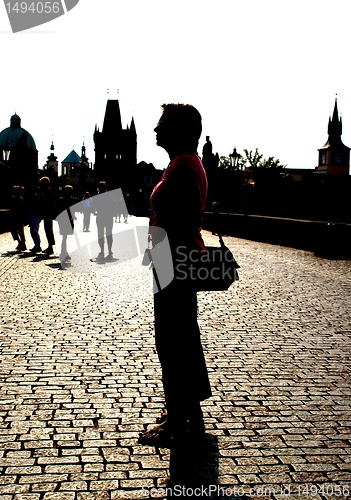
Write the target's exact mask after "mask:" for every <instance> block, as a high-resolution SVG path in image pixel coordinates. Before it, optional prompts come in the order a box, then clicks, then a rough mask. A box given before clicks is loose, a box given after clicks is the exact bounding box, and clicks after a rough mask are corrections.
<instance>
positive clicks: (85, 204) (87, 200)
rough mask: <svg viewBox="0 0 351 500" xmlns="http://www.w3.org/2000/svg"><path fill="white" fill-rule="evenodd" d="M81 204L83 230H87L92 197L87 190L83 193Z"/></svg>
mask: <svg viewBox="0 0 351 500" xmlns="http://www.w3.org/2000/svg"><path fill="white" fill-rule="evenodd" d="M81 205H82V211H83V231H89V227H90V217H91V210H92V199H91V196H90V193H89V192H88V191H87V192H86V193H84V195H83V198H82V203H81Z"/></svg>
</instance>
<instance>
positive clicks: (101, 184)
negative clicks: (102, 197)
mask: <svg viewBox="0 0 351 500" xmlns="http://www.w3.org/2000/svg"><path fill="white" fill-rule="evenodd" d="M97 190H98V193H99V194H101V193H106V191H107V184H106V182H105V181H100V182H99V184H98V187H97Z"/></svg>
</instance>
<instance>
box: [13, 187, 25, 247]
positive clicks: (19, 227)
mask: <svg viewBox="0 0 351 500" xmlns="http://www.w3.org/2000/svg"><path fill="white" fill-rule="evenodd" d="M24 223H25V210H24V187H23V186H13V187H12V195H11V199H10V226H11V234H12V237H13V239H14V241H17V242H18V245H17V247H16V250H18V251H20V252H21V251H23V250H26V249H27V247H26V237H25V235H24Z"/></svg>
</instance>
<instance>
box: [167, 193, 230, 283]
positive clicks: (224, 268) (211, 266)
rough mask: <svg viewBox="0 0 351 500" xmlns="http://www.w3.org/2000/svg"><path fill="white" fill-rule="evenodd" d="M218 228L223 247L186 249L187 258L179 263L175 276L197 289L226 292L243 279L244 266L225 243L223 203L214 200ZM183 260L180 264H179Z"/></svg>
mask: <svg viewBox="0 0 351 500" xmlns="http://www.w3.org/2000/svg"><path fill="white" fill-rule="evenodd" d="M212 207H213V220H214V231H213V233H212V234H217V235H218V238H219V246H217V247H215V246H206V247H205V249H204V250H203V251H201V250H200V251H199V250H192V251H189V252H187V253H186V252H185V253H184V256H185V255H186V257H185V258H184V259H181V260H180V261H179V259H178V262H177V261H176V265H175V279H177V280H186V281H187V282H188V284H189V286H191V287H192V288H193V289H195V290H196V291H197V292H204V291H206V292H208V291H223V290H228V288H229V287H230V286H231V285H232V284H233V283H234V282H235V281H238V280H239V274H238V271H237V269H239V268H240V266H239V264H238V263H237V261H236V259H235V257H234V255H233V253H232V252H231V250H229V248H228V247H227V246H226V245H225V244H224V241H223V238H222V234H221V231H220V224H219V209H220V204H219V203H218V202H214V203H213V204H212ZM179 262H180V264H179Z"/></svg>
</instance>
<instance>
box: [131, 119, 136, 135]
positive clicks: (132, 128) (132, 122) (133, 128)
mask: <svg viewBox="0 0 351 500" xmlns="http://www.w3.org/2000/svg"><path fill="white" fill-rule="evenodd" d="M130 130H132V131H133V132H136V129H135V122H134V117H133V118H132V121H131V123H130Z"/></svg>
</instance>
